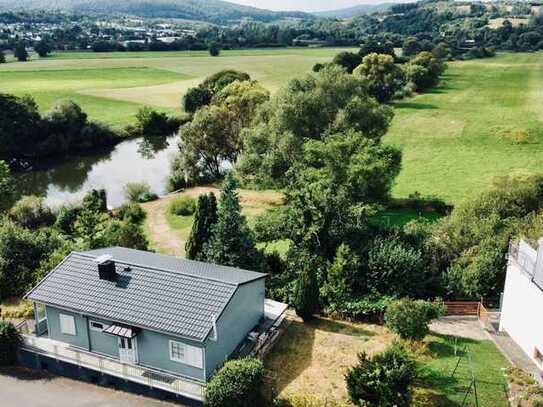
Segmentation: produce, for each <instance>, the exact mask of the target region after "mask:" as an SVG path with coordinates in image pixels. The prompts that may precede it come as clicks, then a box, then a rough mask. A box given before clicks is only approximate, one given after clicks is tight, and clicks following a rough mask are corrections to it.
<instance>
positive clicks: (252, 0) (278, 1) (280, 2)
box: [229, 0, 387, 11]
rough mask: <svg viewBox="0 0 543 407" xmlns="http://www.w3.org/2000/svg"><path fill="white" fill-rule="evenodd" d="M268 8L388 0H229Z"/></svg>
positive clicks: (330, 7) (316, 7) (382, 0)
mask: <svg viewBox="0 0 543 407" xmlns="http://www.w3.org/2000/svg"><path fill="white" fill-rule="evenodd" d="M229 1H231V2H232V3H238V4H245V5H247V6H254V7H260V8H265V9H268V10H301V11H325V10H337V9H341V8H347V7H351V6H356V5H358V4H368V3H370V4H371V3H374V4H378V3H385V2H387V0H374V1H371V0H229Z"/></svg>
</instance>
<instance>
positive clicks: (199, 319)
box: [27, 249, 265, 341]
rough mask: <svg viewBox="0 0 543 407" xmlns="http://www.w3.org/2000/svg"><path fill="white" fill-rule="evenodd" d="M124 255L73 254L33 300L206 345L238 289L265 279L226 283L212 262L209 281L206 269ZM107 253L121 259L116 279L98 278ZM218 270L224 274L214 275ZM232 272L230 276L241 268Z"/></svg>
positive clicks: (38, 288) (32, 295)
mask: <svg viewBox="0 0 543 407" xmlns="http://www.w3.org/2000/svg"><path fill="white" fill-rule="evenodd" d="M124 250H126V249H124ZM121 253H122V254H127V253H128V252H125V251H120V250H118V249H116V250H111V249H104V250H100V251H91V252H85V253H71V254H70V255H69V256H68V257H66V258H65V259H64V260H63V262H62V263H60V264H59V265H58V266H57V267H56V268H55V269H54V270H53V271H52V272H51V273H49V274H48V275H47V277H45V278H44V279H43V280H42V281H41V282H40V283H39V284H38V285H37V286H36V287H34V288H33V289H32V290H31V291H30V292H29V293H28V294H27V297H28V298H29V299H31V300H33V301H37V302H41V303H46V304H49V305H53V306H58V307H61V308H67V309H70V310H74V311H77V312H81V313H83V314H89V315H92V316H97V317H101V318H104V319H110V320H112V321H115V322H121V323H126V324H130V325H134V326H137V327H142V328H149V329H153V330H157V331H161V332H168V333H171V334H174V335H179V336H182V337H185V338H189V339H193V340H196V341H204V340H205V339H206V337H207V335H208V334H209V332H210V330H211V328H212V319H213V317H214V316H215V317H217V318H218V317H219V316H220V314H221V313H222V311H223V309H224V308H225V307H226V305H227V304H228V302H229V300H230V298H231V297H232V296H233V295H234V293H235V292H236V290H237V287H238V285H239V284H241V283H243V282H247V281H252V280H255V279H258V278H262V277H264V276H265V275H264V274H261V273H253V275H252V279H251V275H250V274H248V273H251V272H248V271H246V272H243V274H244V277H243V278H241V277H240V278H237V279H236V278H235V277H234V276H233V275H229V277H228V278H227V277H225V278H223V279H222V280H221V279H219V277H220V276H223V274H225V275H226V274H227V273H226V271H224V272H223V271H222V269H223V268H222V267H220V266H214V265H211V264H209V265H207V268H208V269H209V270H210V277H211V278H207V275H205V274H204V270H205V267H204V266H201V268H196V271H195V270H187V269H184V268H181V267H179V268H178V269H177V270H175V271H172V270H167V269H165V268H159V267H156V266H155V265H156V264H158V260H156V263H155V265H152V264H151V265H149V264H147V265H143V264H141V263H143V260H148V259H151V258H152V257H153V258H154V256H157V255H152V254H151V256H152V257H148V256H147V253H145V252H139V251H131V253H132V254H133V257H132V258H133V259H134V260H135V261H127V260H126V259H124V258H122V256H121V255H120V254H121ZM141 253H145V254H141ZM103 254H111V255H112V256H113V259H114V260H115V264H116V271H117V279H116V281H113V282H112V281H107V280H100V279H99V277H98V271H97V264H96V263H95V262H94V259H95V258H97V257H99V256H100V255H103ZM164 257H167V256H160V261H164V263H163V265H167V264H166V260H164ZM170 261H171V262H172V264H173V263H174V261H173V260H170ZM140 262H141V263H140ZM147 263H151V261H147ZM182 263H183V264H184V262H182ZM182 263H179V265H180V264H182ZM190 263H197V262H190ZM201 264H203V263H201ZM127 266H129V267H130V270H127V269H126V268H127ZM214 268H218V269H221V271H218V272H214V271H213V269H214ZM226 269H229V273H233V271H235V270H236V269H233V268H228V267H227V268H226ZM234 281H237V282H234Z"/></svg>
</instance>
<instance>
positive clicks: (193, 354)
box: [186, 345, 204, 369]
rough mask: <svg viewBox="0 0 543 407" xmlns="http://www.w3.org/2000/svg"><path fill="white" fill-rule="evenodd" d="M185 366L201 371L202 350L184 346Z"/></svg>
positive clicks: (202, 365) (202, 364)
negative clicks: (185, 354)
mask: <svg viewBox="0 0 543 407" xmlns="http://www.w3.org/2000/svg"><path fill="white" fill-rule="evenodd" d="M186 353H187V364H189V365H191V366H194V367H198V368H200V369H202V368H203V367H204V360H203V359H204V358H203V355H202V349H200V348H197V347H195V346H189V345H187V346H186Z"/></svg>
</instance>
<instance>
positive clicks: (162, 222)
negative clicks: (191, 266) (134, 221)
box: [142, 187, 218, 256]
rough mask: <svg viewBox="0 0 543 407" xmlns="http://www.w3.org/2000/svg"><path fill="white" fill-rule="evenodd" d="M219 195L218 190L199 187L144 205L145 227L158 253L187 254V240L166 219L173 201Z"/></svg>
mask: <svg viewBox="0 0 543 407" xmlns="http://www.w3.org/2000/svg"><path fill="white" fill-rule="evenodd" d="M211 191H213V192H215V193H217V192H218V190H217V189H216V188H210V187H198V188H191V189H189V190H187V191H186V192H182V193H177V194H171V195H168V196H165V197H163V198H160V199H158V200H156V201H153V202H147V203H145V204H143V205H142V207H143V209H145V211H146V212H147V220H146V222H145V227H146V230H147V234H148V237H149V240H150V241H151V246H152V248H153V249H155V250H156V251H158V252H160V253H163V254H170V255H172V256H183V255H184V254H185V240H183V239H182V237H181V236H180V234H179V232H178V231H176V230H174V229H172V228H171V227H170V225H169V224H168V220H167V219H166V211H167V210H168V205H169V204H170V202H171V201H172V200H174V199H175V198H177V197H178V196H180V195H189V196H192V197H194V198H196V197H198V196H199V195H200V194H205V193H208V192H211Z"/></svg>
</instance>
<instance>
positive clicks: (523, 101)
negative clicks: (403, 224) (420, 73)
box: [384, 53, 543, 204]
mask: <svg viewBox="0 0 543 407" xmlns="http://www.w3.org/2000/svg"><path fill="white" fill-rule="evenodd" d="M395 111H396V117H395V119H394V121H393V124H392V128H391V130H390V131H389V133H388V135H387V136H386V137H385V138H384V141H385V142H387V143H392V144H395V145H398V146H400V147H402V149H403V166H402V171H401V173H400V176H399V177H398V179H397V183H396V186H395V188H394V190H393V192H394V195H395V196H399V197H405V196H407V195H409V194H410V193H413V192H415V191H418V192H420V193H422V194H423V195H435V196H438V197H440V198H443V199H445V200H446V201H448V202H450V203H453V204H457V203H459V202H461V201H462V200H464V199H466V198H469V197H472V196H474V195H476V194H478V193H479V192H480V191H482V190H486V189H488V188H489V187H490V186H491V184H492V181H493V179H494V178H495V177H497V176H503V175H508V174H515V173H520V174H524V173H533V172H538V171H541V168H543V154H542V153H543V122H542V121H543V53H535V54H501V55H498V56H497V57H496V58H490V59H484V60H476V61H466V62H455V63H451V64H449V69H448V71H447V72H446V74H445V77H444V80H443V82H442V85H441V86H440V87H439V88H437V89H435V90H434V91H431V92H430V93H427V94H424V95H420V96H417V97H415V98H413V99H406V100H403V101H400V102H397V103H395Z"/></svg>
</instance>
